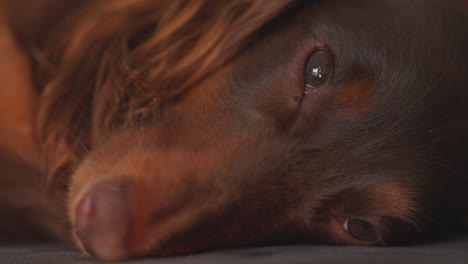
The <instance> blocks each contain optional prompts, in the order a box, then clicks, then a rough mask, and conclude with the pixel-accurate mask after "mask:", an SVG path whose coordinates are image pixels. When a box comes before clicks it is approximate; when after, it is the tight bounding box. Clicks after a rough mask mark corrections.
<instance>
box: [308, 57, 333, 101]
mask: <svg viewBox="0 0 468 264" xmlns="http://www.w3.org/2000/svg"><path fill="white" fill-rule="evenodd" d="M331 71H332V60H331V57H330V55H329V54H328V52H326V51H325V50H317V51H315V52H313V53H312V54H311V55H310V56H309V59H308V60H307V64H306V69H305V78H304V79H305V80H304V81H305V85H306V93H308V92H315V91H317V89H318V88H320V87H321V86H322V85H323V84H324V83H325V82H326V81H327V80H328V77H329V76H330V74H331Z"/></svg>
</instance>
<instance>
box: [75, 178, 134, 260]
mask: <svg viewBox="0 0 468 264" xmlns="http://www.w3.org/2000/svg"><path fill="white" fill-rule="evenodd" d="M128 189H129V186H128V184H126V183H124V182H122V181H119V180H110V181H105V182H101V183H98V184H96V185H95V186H93V187H92V188H91V189H90V190H88V191H87V193H86V194H85V195H84V196H83V198H82V199H81V200H80V201H79V203H78V205H77V206H76V211H75V219H74V220H75V236H76V238H77V239H78V241H79V242H80V243H81V246H82V247H83V248H84V249H85V250H86V251H87V252H88V254H90V255H93V256H96V257H99V258H101V259H106V260H118V259H122V258H125V254H126V251H127V250H126V246H125V244H126V242H125V241H126V237H127V235H128V230H129V196H128V194H129V192H128V191H129V190H128Z"/></svg>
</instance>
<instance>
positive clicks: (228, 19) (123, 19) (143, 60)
mask: <svg viewBox="0 0 468 264" xmlns="http://www.w3.org/2000/svg"><path fill="white" fill-rule="evenodd" d="M292 2H295V1H294V0H282V1H270V0H234V1H214V0H190V1H189V0H176V1H154V0H128V1H112V2H109V1H107V0H100V1H88V2H87V4H85V5H83V6H82V7H80V8H79V9H76V10H75V11H74V12H73V13H72V14H71V15H70V16H69V17H68V19H66V21H64V22H63V23H62V24H60V25H59V26H57V28H56V29H55V30H53V33H52V34H51V36H50V37H49V38H48V40H49V41H48V42H47V43H45V45H44V48H43V51H42V54H41V58H42V59H40V60H39V62H40V63H39V65H40V67H41V70H40V71H39V74H38V78H37V79H38V84H39V87H43V88H41V89H42V94H41V98H40V106H39V112H38V118H37V128H38V135H39V141H40V142H41V143H42V146H43V150H44V157H45V158H44V163H43V164H44V169H45V171H46V173H47V174H48V175H49V179H56V180H59V182H60V179H62V180H65V181H66V178H65V179H64V178H63V177H66V176H67V175H69V174H70V173H71V172H72V170H73V169H74V168H75V167H76V165H77V163H78V162H79V161H80V160H81V159H82V157H83V156H84V154H86V153H87V152H88V150H89V149H90V147H91V146H92V145H93V143H96V142H99V141H100V138H101V137H102V136H103V135H108V133H110V132H111V131H113V130H115V129H116V128H122V127H129V126H132V125H135V123H137V122H138V121H139V120H141V119H142V118H143V119H145V118H146V119H147V118H150V117H151V115H152V114H154V113H157V111H158V107H160V106H161V104H162V103H163V102H165V101H167V100H168V99H170V98H173V97H175V96H177V95H180V94H181V93H183V92H184V91H185V90H186V89H188V88H189V87H191V86H192V85H194V84H195V83H197V82H199V81H200V80H202V79H203V78H204V77H206V76H207V75H208V74H210V73H211V72H212V71H213V70H215V69H216V68H218V67H220V66H222V65H223V64H225V63H226V62H227V61H228V60H229V59H230V58H232V57H233V56H234V55H235V54H236V53H238V52H239V51H241V50H242V48H243V47H245V46H246V45H248V43H249V39H250V38H251V37H252V36H253V34H254V33H255V32H256V31H258V30H259V28H261V27H262V26H263V25H264V24H266V23H267V22H269V21H270V20H272V19H273V18H274V17H276V16H277V15H278V14H280V13H281V12H283V11H284V10H285V9H286V8H287V7H288V6H290V5H291V3H292ZM44 58H46V59H44Z"/></svg>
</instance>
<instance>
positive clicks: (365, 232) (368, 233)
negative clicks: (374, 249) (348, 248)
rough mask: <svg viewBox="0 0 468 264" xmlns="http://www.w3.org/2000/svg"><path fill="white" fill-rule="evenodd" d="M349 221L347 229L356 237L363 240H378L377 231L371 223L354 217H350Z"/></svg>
mask: <svg viewBox="0 0 468 264" xmlns="http://www.w3.org/2000/svg"><path fill="white" fill-rule="evenodd" d="M347 221H348V222H347V231H348V232H349V233H350V234H351V235H352V236H354V237H355V238H357V239H359V240H362V241H376V240H377V231H376V230H375V228H374V226H373V225H371V224H370V223H368V222H366V221H364V220H360V219H352V218H349V219H348V220H347Z"/></svg>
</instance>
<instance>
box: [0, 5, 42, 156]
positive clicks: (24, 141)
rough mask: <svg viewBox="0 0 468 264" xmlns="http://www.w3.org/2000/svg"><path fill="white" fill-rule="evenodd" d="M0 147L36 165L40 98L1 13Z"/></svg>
mask: <svg viewBox="0 0 468 264" xmlns="http://www.w3.org/2000/svg"><path fill="white" fill-rule="evenodd" d="M0 58H1V60H0V145H3V146H5V147H6V148H8V149H11V150H12V151H13V152H15V153H17V154H18V155H19V156H21V158H23V159H25V160H27V161H30V162H34V160H36V157H37V155H36V149H35V147H34V144H33V139H32V129H33V115H34V111H35V109H36V102H37V101H36V98H37V94H36V92H35V89H34V87H33V84H32V82H31V72H30V63H29V59H28V57H27V55H26V53H25V52H24V51H23V50H22V49H21V48H20V46H19V45H18V43H17V42H16V40H15V37H14V35H13V33H12V31H11V30H10V27H9V26H8V21H7V18H6V16H5V15H4V14H3V13H2V10H1V9H0Z"/></svg>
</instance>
